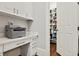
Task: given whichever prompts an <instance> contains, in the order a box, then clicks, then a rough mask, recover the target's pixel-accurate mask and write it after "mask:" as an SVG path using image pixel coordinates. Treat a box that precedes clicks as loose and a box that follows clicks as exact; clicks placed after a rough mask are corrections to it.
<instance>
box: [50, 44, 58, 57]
mask: <svg viewBox="0 0 79 59" xmlns="http://www.w3.org/2000/svg"><path fill="white" fill-rule="evenodd" d="M50 56H59V55H58V54H57V52H56V44H55V43H51V44H50Z"/></svg>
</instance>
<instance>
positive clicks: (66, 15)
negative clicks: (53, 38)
mask: <svg viewBox="0 0 79 59" xmlns="http://www.w3.org/2000/svg"><path fill="white" fill-rule="evenodd" d="M77 26H78V23H77V3H75V2H73V3H72V2H67V3H64V2H61V3H57V27H58V32H57V52H58V53H59V54H60V55H63V56H77V54H78V31H77Z"/></svg>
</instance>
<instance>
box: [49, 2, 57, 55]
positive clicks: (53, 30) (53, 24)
mask: <svg viewBox="0 0 79 59" xmlns="http://www.w3.org/2000/svg"><path fill="white" fill-rule="evenodd" d="M56 41H57V7H56V3H55V2H51V3H50V56H57V53H56V45H57V43H56Z"/></svg>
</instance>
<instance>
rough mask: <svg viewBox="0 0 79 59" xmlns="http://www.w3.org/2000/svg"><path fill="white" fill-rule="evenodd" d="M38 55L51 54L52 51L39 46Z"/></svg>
mask: <svg viewBox="0 0 79 59" xmlns="http://www.w3.org/2000/svg"><path fill="white" fill-rule="evenodd" d="M37 55H38V56H50V51H49V52H47V51H46V50H45V49H41V48H37Z"/></svg>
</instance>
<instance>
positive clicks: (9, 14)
mask: <svg viewBox="0 0 79 59" xmlns="http://www.w3.org/2000/svg"><path fill="white" fill-rule="evenodd" d="M0 15H1V16H7V17H12V18H17V19H21V20H33V18H31V17H25V16H23V15H20V14H14V13H10V12H6V11H2V10H0Z"/></svg>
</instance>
